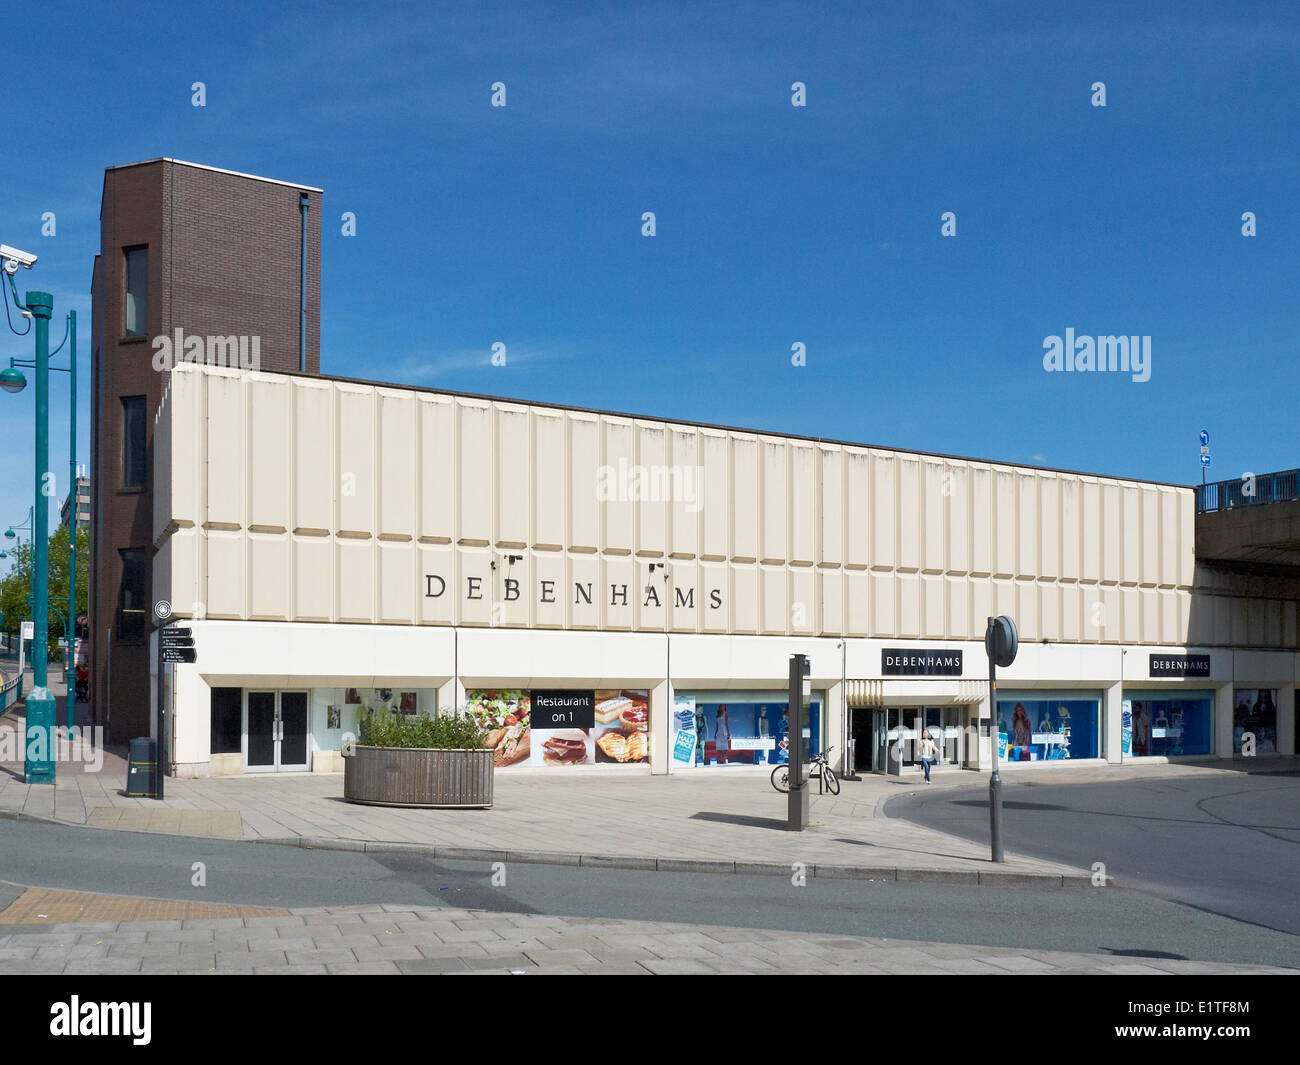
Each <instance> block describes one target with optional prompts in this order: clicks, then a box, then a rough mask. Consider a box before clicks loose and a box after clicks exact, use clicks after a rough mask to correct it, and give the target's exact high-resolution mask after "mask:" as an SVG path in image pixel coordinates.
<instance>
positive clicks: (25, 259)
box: [0, 244, 36, 274]
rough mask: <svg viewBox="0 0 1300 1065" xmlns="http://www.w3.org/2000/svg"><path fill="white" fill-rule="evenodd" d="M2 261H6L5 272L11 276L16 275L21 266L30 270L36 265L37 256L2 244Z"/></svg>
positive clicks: (0, 257)
mask: <svg viewBox="0 0 1300 1065" xmlns="http://www.w3.org/2000/svg"><path fill="white" fill-rule="evenodd" d="M0 259H3V260H4V264H5V271H6V272H7V273H10V274H16V273H17V272H18V267H20V266H25V267H26V268H27V269H28V270H30V269H31V268H32V267H33V266H35V265H36V256H35V255H32V254H31V253H30V252H25V251H19V250H18V249H17V248H11V247H9V245H8V244H0Z"/></svg>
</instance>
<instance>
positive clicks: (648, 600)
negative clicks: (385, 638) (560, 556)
mask: <svg viewBox="0 0 1300 1065" xmlns="http://www.w3.org/2000/svg"><path fill="white" fill-rule="evenodd" d="M485 580H486V578H484V577H466V578H465V599H466V600H467V601H468V600H479V599H483V598H485V596H484V589H483V582H484V581H485ZM504 583H505V589H504V593H503V595H502V597H501V598H502V600H503V601H504V602H507V603H514V602H517V601H518V600H519V599H521V598H522V597H523V588H522V586H521V585H520V582H519V581H517V580H515V579H514V578H513V577H506V578H504ZM558 583H559V582H558V581H543V580H539V581H538V582H537V596H536V599H537V602H539V603H558V602H559V601H560V600H559V598H558V595H559V592H558V589H557V588H556V585H557V584H558ZM446 592H447V582H446V581H445V580H444V579H443V578H442V577H441V576H439V575H438V574H436V573H426V574H425V575H424V597H425V598H426V599H441V598H442V597H443V595H445V594H446ZM644 592H645V598H644V601H643V602H642V603H641V605H642V606H664V605H665V604H664V600H663V599H661V598H660V597H659V590H658V589H657V588H655V586H654V585H653V584H648V585H646V586H645V588H644ZM604 594H605V593H604V588H603V586H602V588H601V590H600V591H599V592H598V591H597V590H596V588H595V582H594V581H587V582H585V583H584V582H582V581H574V583H573V603H574V605H575V606H594V605H595V599H596V596H597V595H599V596H601V597H603V596H604ZM628 595H629V590H628V585H626V584H611V585H609V605H610V606H630V605H631V604H630V601H629V599H628ZM667 595H668V590H667V589H664V596H665V598H666V597H667ZM672 605H673V606H680V607H685V608H687V609H688V610H690V609H694V607H695V589H694V588H674V589H673V601H672ZM705 605H707V606H708V608H709V609H710V610H719V609H721V607H722V589H721V588H710V589H709V590H708V602H707V604H705Z"/></svg>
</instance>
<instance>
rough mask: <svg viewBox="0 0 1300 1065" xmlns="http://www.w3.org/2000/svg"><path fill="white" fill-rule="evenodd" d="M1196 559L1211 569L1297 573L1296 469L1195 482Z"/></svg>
mask: <svg viewBox="0 0 1300 1065" xmlns="http://www.w3.org/2000/svg"><path fill="white" fill-rule="evenodd" d="M1196 561H1197V562H1198V563H1200V564H1204V565H1208V566H1210V567H1211V568H1213V569H1222V570H1228V571H1233V572H1241V573H1254V574H1260V575H1267V574H1274V575H1276V576H1279V577H1300V470H1287V471H1284V472H1282V473H1266V474H1260V475H1258V476H1255V477H1254V478H1253V479H1248V478H1243V479H1240V480H1233V481H1220V482H1218V483H1216V484H1208V485H1204V486H1201V487H1198V488H1197V490H1196Z"/></svg>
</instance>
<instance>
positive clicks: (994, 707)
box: [984, 614, 1020, 862]
mask: <svg viewBox="0 0 1300 1065" xmlns="http://www.w3.org/2000/svg"><path fill="white" fill-rule="evenodd" d="M1019 649H1020V636H1019V634H1018V633H1017V632H1016V623H1015V622H1014V621H1012V620H1011V619H1010V618H1009V617H1007V616H1006V615H1005V614H1003V615H1001V616H1000V617H996V618H989V623H988V628H987V629H986V630H985V631H984V650H985V651H987V652H988V656H989V754H990V756H991V759H992V762H993V775H992V776H991V777H989V842H990V845H991V850H992V858H993V861H995V862H1000V861H1003V860H1005V859H1004V856H1003V852H1002V777H1001V775H1000V774H999V773H998V678H997V667H998V666H1009V665H1011V663H1012V662H1014V661H1015V660H1016V651H1018V650H1019Z"/></svg>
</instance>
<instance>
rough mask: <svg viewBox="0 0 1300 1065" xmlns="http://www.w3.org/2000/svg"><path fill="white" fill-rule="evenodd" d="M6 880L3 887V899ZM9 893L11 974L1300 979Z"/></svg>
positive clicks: (664, 928) (642, 924) (1202, 965)
mask: <svg viewBox="0 0 1300 1065" xmlns="http://www.w3.org/2000/svg"><path fill="white" fill-rule="evenodd" d="M5 887H6V885H0V893H2V892H3V891H4V889H5ZM9 887H10V894H11V895H15V896H16V897H15V898H14V901H13V902H11V903H10V905H9V906H8V908H6V909H5V910H4V911H2V912H0V920H8V919H9V918H7V917H6V915H7V914H17V913H18V912H19V911H20V910H21V912H22V914H23V915H24V920H23V922H22V923H17V922H15V923H8V924H0V973H6V974H8V973H12V974H60V973H64V974H77V975H84V974H92V973H123V974H130V973H221V974H227V973H246V974H273V973H278V974H302V975H309V974H318V975H324V974H329V973H373V974H392V975H398V974H402V973H406V974H418V973H456V974H460V975H471V974H476V973H481V974H485V975H490V974H499V975H505V974H514V975H546V974H551V975H561V974H570V975H576V974H588V975H610V976H613V975H621V974H639V975H646V974H659V975H668V974H679V973H681V974H685V973H701V974H705V973H714V974H716V973H733V974H762V973H768V974H791V973H797V974H835V975H847V974H858V973H869V974H879V975H902V974H932V973H933V974H938V973H969V974H982V975H990V976H992V975H1006V974H1024V973H1034V974H1043V975H1055V974H1062V973H1094V974H1134V975H1150V976H1159V975H1164V974H1171V973H1173V974H1199V973H1217V974H1231V975H1235V974H1241V975H1246V974H1255V973H1288V972H1291V973H1294V970H1287V969H1281V968H1274V967H1268V966H1252V965H1225V964H1222V963H1207V962H1189V961H1173V960H1168V959H1143V960H1142V961H1119V960H1117V959H1115V958H1113V957H1104V956H1099V955H1091V954H1078V953H1071V952H1066V951H1038V950H1023V949H1019V948H999V947H983V946H962V945H958V944H950V943H925V942H917V941H912V940H891V939H878V938H869V937H865V936H839V935H825V934H821V933H798V932H778V931H770V930H764V929H745V928H727V927H718V926H713V925H692V924H665V923H656V922H650V921H618V920H608V919H593V918H587V917H553V916H546V915H540V914H502V913H492V912H488V911H484V910H464V909H452V908H448V907H423V906H422V907H411V906H403V905H364V906H342V907H304V908H299V909H292V910H290V911H289V912H288V913H287V914H280V915H254V914H248V915H244V916H230V917H196V918H175V919H170V920H165V919H164V920H156V919H155V920H145V919H142V920H134V921H131V920H103V921H96V920H95V919H94V918H96V917H98V916H102V915H103V914H105V913H111V912H113V910H114V907H115V906H117V905H119V904H120V903H121V901H122V900H117V899H113V898H111V897H103V896H100V897H92V896H87V898H86V901H85V902H84V904H82V907H81V912H82V913H83V914H84V915H85V916H84V919H83V920H81V921H65V922H47V921H46V920H43V919H41V918H40V917H39V914H38V913H37V912H36V911H35V910H33V909H32V907H31V906H30V905H28V904H27V903H28V900H27V898H26V896H27V894H28V892H24V891H22V889H21V888H19V887H15V886H9ZM62 894H67V893H62ZM2 900H3V895H2V894H0V901H2ZM126 901H128V902H130V901H135V900H126Z"/></svg>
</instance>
